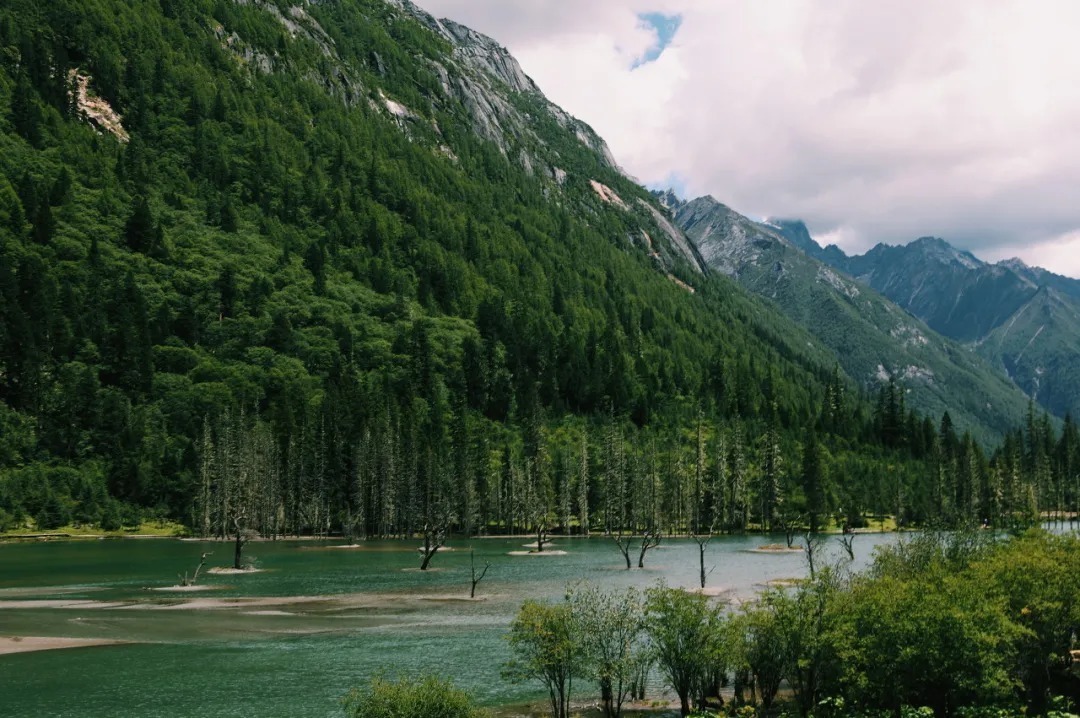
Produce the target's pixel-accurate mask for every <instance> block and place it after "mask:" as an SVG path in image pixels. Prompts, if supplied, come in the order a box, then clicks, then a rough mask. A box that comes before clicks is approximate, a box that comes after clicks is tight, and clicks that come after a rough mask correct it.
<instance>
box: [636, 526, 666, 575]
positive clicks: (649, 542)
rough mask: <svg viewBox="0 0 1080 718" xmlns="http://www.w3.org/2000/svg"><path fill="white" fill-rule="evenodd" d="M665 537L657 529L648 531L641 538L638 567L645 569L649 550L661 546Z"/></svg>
mask: <svg viewBox="0 0 1080 718" xmlns="http://www.w3.org/2000/svg"><path fill="white" fill-rule="evenodd" d="M662 538H663V535H662V534H661V533H660V532H659V531H657V530H656V529H647V530H646V531H645V533H644V534H642V536H641V550H640V551H639V552H638V560H637V567H638V568H645V554H646V553H648V552H649V549H654V548H656V547H657V546H659V545H660V540H661V539H662Z"/></svg>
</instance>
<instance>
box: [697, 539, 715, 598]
mask: <svg viewBox="0 0 1080 718" xmlns="http://www.w3.org/2000/svg"><path fill="white" fill-rule="evenodd" d="M712 538H713V537H712V534H711V533H709V534H697V535H694V536H693V539H694V542H695V543H696V544H697V547H698V568H699V569H700V574H701V587H702V588H705V577H706V576H707V575H708V573H707V572H706V571H705V549H706V548H708V546H709V542H710V541H712Z"/></svg>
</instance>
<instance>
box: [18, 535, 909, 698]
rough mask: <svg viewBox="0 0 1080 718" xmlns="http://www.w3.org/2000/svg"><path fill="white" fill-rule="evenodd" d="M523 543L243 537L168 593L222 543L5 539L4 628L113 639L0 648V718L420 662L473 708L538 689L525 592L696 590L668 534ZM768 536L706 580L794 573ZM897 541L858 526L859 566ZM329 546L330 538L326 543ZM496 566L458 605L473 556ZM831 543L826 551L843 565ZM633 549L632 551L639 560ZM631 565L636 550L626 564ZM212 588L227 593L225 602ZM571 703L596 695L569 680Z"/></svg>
mask: <svg viewBox="0 0 1080 718" xmlns="http://www.w3.org/2000/svg"><path fill="white" fill-rule="evenodd" d="M528 540H529V539H527V538H525V537H518V538H514V539H476V540H472V541H465V540H459V541H456V542H453V544H452V546H451V548H453V549H454V550H453V551H451V552H447V553H440V554H439V555H438V556H436V557H435V558H434V559H433V561H432V570H429V571H426V572H420V571H418V570H416V569H417V567H418V565H419V560H418V556H417V552H416V547H417V545H418V544H417V542H402V541H397V542H391V541H384V542H370V543H365V544H364V545H363V547H362V548H358V549H347V548H346V549H343V548H335V547H334V546H335V542H326V543H322V542H312V541H278V542H262V543H252V544H249V545H248V547H247V550H246V551H245V555H247V556H250V557H252V558H255V559H256V562H257V565H258V567H259V568H261V569H263V570H262V571H261V572H259V573H250V574H245V575H206V576H205V577H204V578H201V579H200V581H199V583H200V584H202V585H205V586H212V587H214V588H213V589H212V590H206V591H201V592H198V593H168V592H163V591H158V590H152V589H160V588H167V587H169V586H172V585H173V584H175V583H176V582H177V578H176V576H177V574H179V573H183V572H184V571H192V570H193V569H194V567H195V565H196V564H197V563H198V560H199V556H200V554H202V552H204V551H213V552H214V553H213V555H212V556H210V557H209V559H208V563H207V565H208V566H230V565H231V563H232V553H231V551H232V547H231V545H228V544H214V543H199V542H190V541H178V540H149V539H147V540H135V539H125V540H89V541H87V540H78V541H54V542H15V543H6V544H0V636H63V637H75V638H94V639H109V640H117V641H130V642H131V643H125V644H121V645H108V646H94V647H83V648H70V649H63V650H49V651H37V652H30V653H20V654H10V655H0V716H4V717H14V716H33V717H34V718H43V717H44V716H72V717H74V716H78V717H80V718H82V717H86V716H101V717H102V718H106V717H107V718H124V717H128V716H130V717H131V718H156V717H158V716H160V717H165V716H168V717H169V718H174V717H176V716H198V717H215V718H217V717H225V716H230V717H231V716H237V717H239V716H245V717H246V716H260V717H263V718H266V717H272V716H289V717H290V718H308V717H310V718H327V717H330V716H341V715H342V712H341V708H340V703H339V701H340V698H341V696H342V695H344V694H345V693H346V692H347V691H348V690H349V689H350V688H351V687H353V686H357V685H360V684H362V683H363V682H365V680H366V679H367V678H368V677H370V676H372V675H375V674H379V673H383V674H384V675H386V676H388V677H391V678H393V677H397V676H417V675H419V674H421V673H424V672H432V673H437V674H439V675H442V676H444V677H447V678H450V679H452V680H453V681H454V682H455V683H457V684H458V685H459V686H461V687H463V688H466V689H468V690H469V691H470V692H472V693H473V695H474V696H475V697H476V698H477V699H478V700H479V701H480V702H481V703H483V704H485V705H491V706H498V705H508V704H518V703H523V702H527V701H533V700H540V699H542V698H543V693H542V692H541V688H540V686H539V684H536V685H529V684H524V685H512V684H509V683H507V682H505V681H504V680H503V679H502V678H501V677H500V675H499V674H500V668H501V665H502V663H503V661H504V660H505V659H506V658H507V648H506V645H505V640H504V638H503V636H504V634H505V632H506V627H507V625H508V624H509V622H510V620H511V618H512V617H513V615H514V613H515V611H516V610H517V608H518V606H519V605H520V604H521V602H522V601H523V600H525V599H526V598H538V599H557V598H559V597H560V596H562V594H563V593H564V591H565V589H566V586H567V585H568V584H571V583H574V582H577V581H581V580H590V581H593V582H595V583H598V584H601V585H603V586H607V587H625V586H637V587H641V588H644V587H647V586H649V585H651V584H653V583H655V582H656V581H658V580H660V579H663V580H664V581H666V582H667V583H668V584H669V585H673V586H686V587H696V586H697V582H698V578H697V574H698V563H697V561H698V558H697V545H696V544H695V543H693V542H692V541H687V540H666V541H665V542H664V543H663V545H661V547H659V548H657V549H655V550H653V551H651V552H650V553H649V555H648V557H647V559H646V568H645V569H644V570H637V569H634V570H631V571H627V570H625V569H624V568H622V566H625V564H624V563H623V561H622V557H621V555H620V554H619V553H618V550H617V548H616V547H615V545H614V543H613V542H612V541H611V540H610V539H603V538H591V539H562V540H556V541H555V542H554V544H553V545H552V546H551V547H550V548H551V549H552V550H562V551H566V554H565V555H545V556H537V555H531V556H530V555H523V556H522V555H510V553H511V552H514V551H523V550H524V548H523V544H525V543H527V542H528ZM773 540H775V537H774V538H771V539H770V538H763V537H760V536H738V537H723V538H718V539H714V540H713V542H712V543H711V544H710V545H709V548H708V554H707V558H706V566H707V567H712V572H711V573H710V575H709V578H708V581H707V583H708V585H709V587H710V588H718V589H726V590H727V594H726V596H727V597H729V598H732V599H734V600H740V599H744V598H747V597H749V596H752V595H753V594H754V592H755V591H758V590H760V589H761V587H762V586H763V585H764V584H765V582H767V581H770V580H775V579H785V578H794V577H800V576H803V575H805V573H806V564H805V560H804V558H803V555H802V554H801V553H798V552H761V551H756V550H755V549H756V548H757V547H759V546H761V545H762V544H764V543H769V542H770V541H773ZM895 540H896V536H895V535H893V534H866V535H860V536H859V537H858V538H857V539H856V541H855V551H856V567H860V566H862V565H865V564H866V562H867V561H868V560H869V558H870V556H871V552H872V550H873V547H874V546H876V545H879V544H881V543H889V542H893V541H895ZM336 543H340V542H336ZM470 549H473V550H475V554H476V561H477V564H478V566H479V567H482V566H483V564H484V563H485V562H490V563H491V569H490V570H489V572H488V575H487V577H486V578H485V579H484V581H483V582H482V583H481V584H480V585H479V587H478V589H477V596H478V598H482V599H484V600H479V601H467V600H462V599H465V598H467V597H468V592H469V550H470ZM841 552H842V549H841V547H840V546H839V544H838V543H837V542H835V541H831V542H829V545H828V546H827V548H826V553H827V554H828V556H829V557H831V558H833V559H836V560H839V558H840V554H841ZM635 558H636V557H635ZM635 563H636V560H635ZM224 599H235V602H234V603H230V601H228V600H224ZM581 688H582V690H581V692H580V694H579V695H580V696H581V697H588V696H589V695H590V694H591V693H592V692H593V687H592V686H582V687H581Z"/></svg>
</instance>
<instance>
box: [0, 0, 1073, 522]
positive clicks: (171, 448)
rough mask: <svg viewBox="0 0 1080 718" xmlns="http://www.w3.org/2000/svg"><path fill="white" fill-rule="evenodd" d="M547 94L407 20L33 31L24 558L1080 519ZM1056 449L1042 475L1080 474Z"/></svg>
mask: <svg viewBox="0 0 1080 718" xmlns="http://www.w3.org/2000/svg"><path fill="white" fill-rule="evenodd" d="M492 68H494V69H492ZM519 74H520V76H519ZM522 78H524V75H523V74H522V73H520V68H517V67H516V63H513V59H512V58H510V57H509V56H508V55H506V54H505V51H503V50H501V48H498V46H497V45H495V44H494V43H493V42H492V41H490V40H488V39H486V38H482V36H477V35H476V34H475V33H471V31H467V29H464V28H460V26H454V25H450V24H446V25H444V24H440V23H437V22H435V21H434V20H433V19H432V18H430V17H428V16H426V15H423V14H422V13H420V12H419V11H418V10H416V9H415V8H413V7H412V6H411V5H409V4H408V3H386V2H383V1H382V0H348V1H343V2H337V3H329V2H327V3H311V4H304V5H297V6H290V5H288V4H287V3H285V2H268V1H259V0H257V1H255V2H233V1H231V0H160V2H158V1H157V0H135V1H122V0H59V1H57V2H48V3H35V2H30V1H29V0H13V2H9V3H7V4H6V5H5V6H4V7H3V9H0V529H5V528H13V527H17V526H33V527H37V528H53V527H55V526H60V525H64V524H66V523H69V522H76V523H95V524H100V525H101V526H102V527H105V528H116V527H118V526H123V525H130V524H132V523H134V522H135V521H136V520H137V519H138V518H139V516H140V514H141V515H161V516H169V517H173V518H177V519H180V520H182V521H184V522H185V523H186V524H187V525H188V526H189V527H191V528H192V530H194V531H197V532H199V533H204V534H217V535H224V534H226V533H231V532H237V533H241V532H245V531H258V532H261V533H264V534H268V535H270V534H273V535H279V534H283V533H305V532H314V533H320V534H325V533H328V532H342V533H345V534H347V535H368V534H379V535H409V534H415V533H418V532H424V533H425V534H431V533H433V532H444V531H446V530H451V529H452V530H461V531H487V530H492V531H494V530H500V531H505V530H515V529H516V530H529V531H537V532H543V531H545V530H547V529H549V528H552V529H553V528H559V529H561V530H563V531H568V532H569V531H585V530H587V529H589V528H591V529H592V530H607V531H621V530H634V531H642V532H645V531H661V530H662V531H688V530H694V529H701V528H702V526H704V525H705V523H708V525H709V527H710V529H711V528H717V529H727V530H740V529H746V528H748V527H751V526H757V527H778V526H780V525H784V524H787V525H793V524H804V523H805V524H808V525H810V526H817V525H824V523H825V522H826V519H827V518H828V517H829V516H831V515H832V514H834V513H835V514H838V515H839V516H838V520H841V521H849V522H859V521H861V520H863V519H862V515H863V513H864V512H867V511H876V512H877V513H879V514H883V513H885V512H890V513H896V514H898V515H901V516H902V517H903V518H904V520H906V521H913V522H920V521H927V520H930V519H931V518H945V519H948V520H958V519H960V518H964V519H975V518H976V517H981V516H983V515H984V514H986V515H987V516H990V515H992V517H993V520H995V521H1001V522H1012V521H1015V520H1019V519H1020V518H1021V517H1030V516H1031V515H1032V514H1031V512H1032V511H1034V510H1035V509H1036V508H1037V507H1038V506H1039V505H1047V504H1049V503H1051V502H1061V501H1066V502H1068V501H1075V499H1076V493H1075V492H1074V490H1073V486H1072V484H1070V483H1068V482H1066V481H1065V479H1060V480H1056V481H1055V482H1047V483H1044V484H1038V490H1037V492H1036V491H1035V490H1034V489H1032V487H1033V486H1035V485H1034V484H1032V483H1030V482H1031V479H1029V477H1028V474H1021V473H1019V466H1020V464H1019V463H1018V464H1017V473H1015V474H1007V473H1006V472H1005V470H1004V469H1002V468H998V465H997V464H993V465H991V464H990V463H989V462H988V460H987V458H986V457H984V456H983V453H982V451H981V450H980V448H979V446H978V445H977V444H976V443H975V442H974V441H973V440H972V439H971V437H966V438H965V437H962V436H961V437H958V436H957V435H956V432H954V431H953V428H952V426H951V423H943V424H941V426H940V427H939V421H938V418H937V417H936V416H935V417H933V419H931V418H929V417H922V416H919V415H916V414H915V413H914V412H911V411H909V410H908V409H907V408H905V406H904V404H903V401H902V395H903V394H902V392H901V391H899V390H898V389H897V388H896V387H894V386H889V387H888V388H887V390H883V391H882V393H881V396H880V397H879V398H878V399H879V401H878V403H877V404H876V405H875V404H874V403H873V402H872V401H867V400H866V399H864V398H862V397H861V396H859V395H858V392H857V391H855V390H854V388H853V384H852V382H851V381H850V380H849V379H848V378H847V377H845V376H843V375H842V374H840V373H839V372H838V371H836V370H835V359H834V358H833V357H831V356H830V355H829V354H828V353H827V352H825V351H824V350H823V349H821V348H820V347H818V346H817V345H816V343H815V342H813V341H812V340H811V338H810V337H809V335H807V334H806V333H805V332H803V331H802V330H800V329H799V328H798V327H796V326H795V325H794V324H792V323H791V322H790V321H788V320H786V319H784V318H783V317H781V316H779V315H777V314H776V313H775V312H773V311H772V309H771V308H769V307H768V306H767V305H765V304H763V303H762V302H760V301H758V300H756V299H754V298H752V297H750V296H749V295H747V294H746V293H744V292H743V291H742V290H741V289H740V288H738V287H737V286H736V285H735V284H733V283H732V282H730V281H728V280H726V279H724V278H721V277H715V276H711V275H709V274H708V273H706V272H705V270H704V269H703V267H702V266H701V265H700V263H699V261H698V258H697V257H696V256H695V255H694V253H693V252H692V251H690V250H689V249H688V248H687V245H686V243H685V238H684V237H682V235H681V234H680V233H678V232H677V231H674V230H673V229H672V230H671V231H668V230H666V229H665V228H664V226H663V222H662V221H661V220H663V217H662V216H660V215H659V213H657V212H656V208H655V207H654V206H652V205H650V204H649V202H651V199H650V196H649V194H648V193H647V192H646V191H645V190H644V189H642V188H641V187H638V186H637V185H635V184H634V183H633V182H632V181H630V180H629V179H627V178H626V177H625V176H623V175H622V173H621V172H620V171H619V170H618V169H617V167H615V166H614V164H613V162H612V161H611V160H610V157H609V156H608V155H607V154H606V153H605V151H604V148H603V143H602V141H600V140H599V138H597V137H596V136H595V135H594V134H592V133H591V130H588V128H587V127H586V126H584V125H583V124H582V123H580V122H577V121H576V120H573V119H572V118H569V117H568V116H566V115H565V113H562V112H561V111H560V110H558V108H555V107H554V106H552V105H550V104H549V103H547V101H546V100H544V98H543V97H542V95H540V94H539V92H538V91H537V90H535V88H534V87H532V86H531V84H530V83H528V82H526V81H525V80H526V79H527V78H525V79H522ZM485 108H486V109H485ZM1032 426H1033V427H1035V428H1038V427H1039V426H1041V425H1037V422H1035V423H1032ZM939 429H940V430H939ZM1033 431H1034V430H1033ZM1039 432H1040V433H1032V432H1028V434H1026V435H1025V436H1024V439H1023V441H1024V442H1025V443H1024V446H1028V447H1030V448H1031V450H1030V452H1029V453H1028V454H1025V455H1024V456H1025V457H1026V458H1024V459H1023V462H1024V463H1023V466H1024V467H1029V468H1030V467H1035V466H1036V465H1037V462H1038V461H1042V460H1043V459H1046V456H1045V455H1044V454H1045V452H1044V448H1046V447H1050V448H1052V449H1053V450H1054V451H1058V446H1057V443H1055V442H1056V439H1055V438H1054V437H1052V436H1050V432H1048V431H1042V430H1041V429H1039ZM1062 442H1064V439H1063V440H1062ZM1069 446H1070V447H1071V446H1072V445H1069ZM1036 447H1037V448H1038V451H1039V452H1043V453H1038V454H1037V453H1036ZM1047 450H1049V449H1047ZM1061 451H1063V452H1064V454H1062V455H1068V456H1070V457H1071V456H1074V454H1075V451H1074V449H1073V448H1069V447H1066V448H1063V449H1061ZM1069 452H1073V453H1069ZM1055 456H1057V454H1055ZM1040 457H1042V458H1040ZM1012 458H1013V457H1009V460H1010V461H1011V460H1012ZM1046 460H1047V461H1048V460H1049V459H1046ZM1070 460H1071V459H1070ZM1017 461H1018V462H1019V461H1020V459H1019V458H1017ZM1009 465H1011V464H1009ZM1002 466H1005V464H1002ZM940 467H945V468H943V469H941V470H940V471H939V468H940ZM958 467H962V468H963V471H964V472H966V473H963V477H964V478H963V479H962V480H961V479H960V478H958V477H960V475H961V468H958ZM1054 467H1055V469H1054V471H1055V472H1057V468H1056V467H1057V464H1056V463H1055V464H1054ZM931 475H933V476H940V477H944V478H941V480H940V481H939V482H938V484H940V486H941V487H943V488H942V489H941V491H943V492H944V493H945V494H948V500H946V499H944V498H942V496H941V495H936V494H931V493H930V492H928V491H926V490H924V488H925V486H924V485H925V483H926V482H927V481H928V480H929V478H928V477H930V476H931ZM1054 476H1055V477H1056V476H1058V473H1055V474H1054ZM1061 476H1064V474H1061ZM935 481H937V480H935ZM938 484H935V485H938ZM1033 492H1034V493H1033ZM935 497H936V498H935ZM991 497H994V498H992V499H991ZM991 501H993V502H994V503H988V502H991ZM1039 502H1042V503H1041V504H1040V503H1039ZM702 507H708V508H707V515H708V516H709V517H710V518H709V520H708V521H706V520H705V519H704V518H703V517H704V516H705V515H706V513H703V512H706V509H704V508H702ZM1025 520H1026V519H1025ZM695 522H697V523H695Z"/></svg>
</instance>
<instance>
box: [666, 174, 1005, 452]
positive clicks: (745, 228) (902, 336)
mask: <svg viewBox="0 0 1080 718" xmlns="http://www.w3.org/2000/svg"><path fill="white" fill-rule="evenodd" d="M655 196H656V198H657V201H658V202H659V203H660V204H662V205H663V206H664V207H666V208H668V210H669V211H670V212H672V214H673V216H674V218H675V222H676V224H677V225H678V226H679V227H680V228H681V229H683V230H684V231H685V232H686V234H687V236H689V237H690V238H691V240H692V241H693V242H694V245H695V246H696V248H697V250H698V252H699V253H700V254H701V256H702V258H703V259H704V260H705V261H706V263H707V264H708V266H709V268H710V269H712V270H715V271H717V272H720V273H723V274H726V275H728V276H730V277H733V278H734V279H735V280H736V281H738V282H739V283H740V284H741V285H743V286H744V287H746V288H747V289H750V290H751V291H753V292H755V293H757V294H759V295H761V296H764V297H767V298H769V299H771V300H773V301H774V302H775V303H776V305H777V306H778V307H779V308H780V310H781V311H783V312H784V313H785V314H786V315H788V316H789V317H790V318H792V319H793V320H795V321H796V322H797V323H799V324H801V325H802V326H803V327H805V328H806V329H807V330H809V331H810V332H811V334H813V335H814V336H815V337H817V339H818V340H819V341H820V342H821V343H822V344H823V345H824V346H826V347H827V348H829V349H830V350H832V351H833V352H835V354H836V356H837V358H838V361H839V362H840V365H841V366H842V367H843V369H844V370H845V372H847V373H848V374H849V375H850V376H852V377H855V378H856V379H858V380H859V381H860V382H861V383H862V385H863V386H864V387H865V388H866V389H867V390H868V391H876V389H877V388H878V387H879V386H880V385H881V383H882V382H888V381H889V380H890V379H895V380H897V381H900V382H902V383H903V385H904V386H905V388H906V390H907V391H908V392H909V393H908V401H909V404H910V405H912V406H915V407H918V408H919V409H921V410H924V411H926V412H929V413H931V414H938V415H940V413H941V412H942V411H944V410H946V409H948V410H949V411H950V412H951V413H952V415H953V417H954V419H957V420H958V421H959V422H960V423H961V424H963V425H964V426H965V428H969V429H971V430H972V431H974V432H975V433H977V434H980V435H982V436H984V437H990V436H993V435H994V434H995V433H997V432H1000V431H1003V430H1006V429H1008V428H1009V427H1010V425H1012V423H1013V422H1015V421H1016V417H1017V416H1019V415H1020V414H1021V413H1022V411H1023V407H1024V404H1025V402H1026V399H1025V397H1024V396H1023V394H1022V393H1021V392H1020V391H1019V390H1018V389H1017V388H1016V386H1014V385H1013V384H1012V383H1011V382H1009V381H1008V379H1007V378H1006V377H1005V376H1004V375H1003V374H1002V373H1000V372H997V371H995V370H994V369H993V367H992V366H991V365H990V364H988V363H987V362H986V361H985V360H983V359H982V358H981V357H979V356H977V355H976V354H975V353H974V352H972V351H970V350H967V349H964V348H963V347H961V346H960V345H958V344H956V343H954V342H952V341H950V340H948V339H946V338H944V337H941V336H939V335H938V334H936V333H935V332H934V331H933V330H932V329H930V328H929V327H927V326H926V325H925V324H924V323H923V322H921V321H920V320H919V319H917V318H916V317H913V316H912V315H911V314H909V313H908V312H906V311H904V310H903V309H902V308H900V307H898V306H897V305H896V304H895V303H894V302H892V301H890V300H889V299H887V298H886V297H884V296H882V295H881V294H879V293H878V292H877V291H875V290H874V289H873V288H870V287H867V286H866V285H865V284H862V283H860V282H859V281H858V280H856V279H854V278H853V277H851V276H849V275H847V274H846V273H845V272H844V271H842V270H840V269H837V268H835V267H832V266H830V265H829V264H827V263H825V262H823V261H821V260H819V259H817V258H816V257H815V256H812V255H811V253H810V252H813V251H814V249H815V248H816V250H817V251H816V252H815V254H824V253H825V252H826V250H822V249H821V247H819V246H818V245H817V243H816V242H814V241H813V239H812V238H811V236H810V234H809V232H808V231H807V229H806V227H805V225H804V224H803V223H802V222H798V221H791V220H767V221H766V222H761V223H759V222H755V221H753V220H751V219H749V218H748V217H745V216H743V215H741V214H739V213H738V212H736V211H734V210H732V209H731V208H730V207H727V206H725V205H723V204H721V203H720V202H718V201H716V200H715V199H714V198H712V197H700V198H698V199H695V200H691V201H689V202H684V201H682V200H680V199H679V198H678V197H677V196H675V194H674V193H673V192H670V191H668V192H664V193H655Z"/></svg>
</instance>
